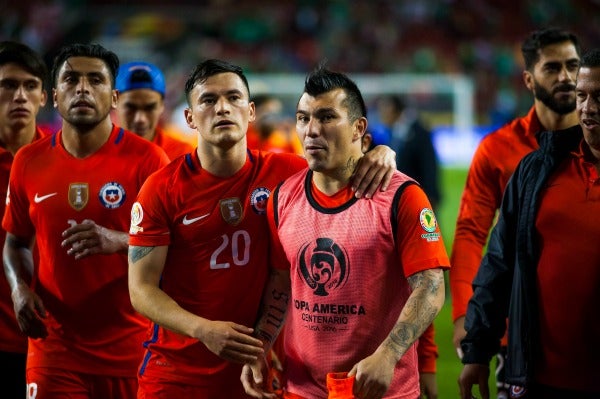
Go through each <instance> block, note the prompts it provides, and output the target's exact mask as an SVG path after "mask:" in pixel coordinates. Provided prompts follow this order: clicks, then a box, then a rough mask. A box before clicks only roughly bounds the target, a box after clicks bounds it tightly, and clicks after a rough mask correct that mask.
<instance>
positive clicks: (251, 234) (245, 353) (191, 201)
mask: <svg viewBox="0 0 600 399" xmlns="http://www.w3.org/2000/svg"><path fill="white" fill-rule="evenodd" d="M185 90H186V96H187V100H188V104H189V108H188V109H186V111H185V115H186V119H187V122H188V124H189V126H190V128H192V129H196V130H197V131H198V149H197V152H194V153H192V154H188V155H186V156H185V157H180V158H178V159H177V160H175V161H173V162H172V163H171V164H170V165H168V166H167V167H166V168H165V169H163V170H161V171H159V172H157V173H155V174H153V175H152V176H151V177H150V178H149V179H148V181H147V182H146V183H145V184H144V186H143V187H142V190H141V191H140V193H139V196H138V202H136V204H134V206H133V209H132V215H131V229H130V248H129V264H130V265H129V289H130V295H131V301H132V303H133V306H134V307H135V308H136V309H137V310H138V311H139V312H140V313H142V314H144V315H145V316H147V317H148V318H149V319H151V320H152V321H153V322H154V324H153V325H152V327H151V329H150V337H149V339H148V340H147V341H146V342H145V344H144V347H145V348H146V353H145V356H144V360H143V362H142V364H141V366H140V370H139V383H140V390H139V394H138V397H139V398H153V399H156V398H160V399H164V398H174V397H194V398H217V397H218V398H232V399H235V398H246V397H247V395H246V394H245V392H244V389H243V387H242V385H241V383H240V379H239V376H240V372H241V367H242V365H241V364H242V363H244V362H248V361H251V360H254V359H256V358H257V357H258V356H262V355H264V353H265V351H264V350H263V348H262V342H261V341H260V340H258V339H256V338H254V337H252V336H251V333H252V331H253V330H252V328H250V327H248V326H252V325H254V323H255V321H256V316H257V312H258V307H259V302H260V297H261V295H262V291H263V287H264V285H265V283H266V280H267V271H268V258H269V240H268V236H267V231H268V227H267V221H266V216H265V210H266V201H267V199H268V197H269V196H270V194H271V190H272V189H273V188H274V187H275V186H276V184H277V183H278V182H280V181H282V180H283V179H285V178H286V177H288V176H290V175H292V174H293V173H295V172H296V171H298V170H300V169H302V168H304V167H305V166H306V161H305V160H304V159H303V158H301V157H299V156H297V155H294V154H286V153H281V154H275V153H266V152H260V151H257V150H248V148H247V144H246V132H247V129H248V123H249V122H250V121H252V120H253V119H254V112H255V110H254V104H253V103H252V102H251V101H250V100H249V98H250V94H249V88H248V82H247V80H246V77H245V75H244V73H243V71H242V69H241V68H239V67H237V66H235V65H231V64H229V63H227V62H223V61H219V60H208V61H205V62H203V63H201V64H199V65H198V66H197V67H196V68H195V70H194V71H193V73H192V74H191V75H190V78H189V79H188V81H187V83H186V89H185ZM379 151H380V150H379V149H377V150H374V151H372V152H371V153H369V155H371V156H372V158H373V159H371V160H365V162H363V163H361V166H362V167H361V166H358V167H357V168H356V177H359V176H360V177H361V178H362V176H367V178H366V181H365V180H364V179H363V180H362V181H363V183H369V182H371V181H372V179H373V176H374V180H373V182H372V184H371V185H368V184H367V185H368V186H369V188H368V190H369V191H366V192H365V195H366V196H369V197H370V196H371V194H373V192H374V191H375V190H376V189H377V187H378V186H379V184H380V182H381V181H384V184H383V186H382V189H385V187H387V182H388V179H389V178H390V177H391V174H392V172H393V170H394V168H395V166H394V163H393V162H394V159H393V157H392V156H391V155H392V153H393V152H392V151H390V150H389V149H385V148H384V151H383V152H379ZM378 154H379V155H378ZM381 154H383V156H382V155H381ZM383 158H384V159H385V162H383V163H382V162H381V161H382V159H383ZM382 164H383V165H384V166H383V167H382V166H380V165H382ZM360 180H361V179H358V180H354V182H357V185H356V187H361V188H359V191H361V194H362V192H363V191H364V189H363V188H362V187H363V186H361V184H359V183H360ZM359 191H356V192H355V194H357V193H359ZM359 195H360V194H359ZM377 195H379V193H378V194H377Z"/></svg>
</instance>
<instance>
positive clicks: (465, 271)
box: [450, 107, 543, 320]
mask: <svg viewBox="0 0 600 399" xmlns="http://www.w3.org/2000/svg"><path fill="white" fill-rule="evenodd" d="M542 129H543V128H542V126H541V124H540V121H539V119H538V117H537V115H536V113H535V108H534V107H532V108H531V110H530V111H529V113H528V114H527V115H526V116H525V117H522V118H517V119H515V120H513V121H512V122H511V123H509V124H506V125H504V126H502V127H501V128H500V129H498V130H496V131H495V132H492V133H490V134H489V135H487V136H485V137H484V138H483V140H482V141H481V143H480V144H479V146H478V147H477V150H476V151H475V154H474V156H473V160H472V161H471V166H470V167H469V174H468V175H467V181H466V184H465V189H464V191H463V194H462V198H461V202H460V208H459V211H458V218H457V221H456V230H455V232H454V242H453V244H452V254H451V258H450V263H451V264H452V269H450V293H451V295H452V320H456V319H457V318H458V317H461V316H464V315H465V314H466V313H467V304H468V302H469V300H470V299H471V297H472V296H473V287H472V285H471V284H472V282H473V279H474V278H475V274H477V270H478V269H479V264H480V263H481V258H482V256H483V248H484V246H485V244H486V242H487V238H488V234H489V231H490V229H491V227H492V225H493V223H494V218H495V216H496V211H497V209H498V208H499V207H500V203H501V202H502V195H503V194H504V189H505V188H506V185H507V184H508V180H509V179H510V177H511V176H512V174H513V172H514V171H515V168H516V167H517V164H518V163H519V161H520V160H521V159H522V158H523V157H524V156H525V155H526V154H528V153H530V152H531V151H533V150H535V149H537V148H538V143H537V140H536V137H535V136H536V134H537V133H538V132H539V131H540V130H542Z"/></svg>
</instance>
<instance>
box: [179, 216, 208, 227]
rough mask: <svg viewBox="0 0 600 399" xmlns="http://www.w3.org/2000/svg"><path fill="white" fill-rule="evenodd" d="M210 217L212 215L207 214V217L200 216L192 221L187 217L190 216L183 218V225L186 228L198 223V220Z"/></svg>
mask: <svg viewBox="0 0 600 399" xmlns="http://www.w3.org/2000/svg"><path fill="white" fill-rule="evenodd" d="M209 215H210V213H207V214H206V215H202V216H198V217H197V218H191V219H188V217H187V216H188V215H185V216H184V217H183V224H184V225H185V226H187V225H190V224H192V223H196V222H197V221H198V220H202V219H204V218H205V217H208V216H209Z"/></svg>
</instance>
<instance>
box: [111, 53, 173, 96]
mask: <svg viewBox="0 0 600 399" xmlns="http://www.w3.org/2000/svg"><path fill="white" fill-rule="evenodd" d="M115 89H117V90H119V91H120V92H121V93H122V92H125V91H128V90H135V89H150V90H154V91H156V92H158V93H160V94H161V95H162V96H163V97H164V96H165V77H164V75H163V73H162V72H161V71H160V69H158V67H157V66H156V65H154V64H150V63H149V62H142V61H134V62H128V63H127V64H123V65H121V66H120V67H119V71H118V72H117V82H116V84H115Z"/></svg>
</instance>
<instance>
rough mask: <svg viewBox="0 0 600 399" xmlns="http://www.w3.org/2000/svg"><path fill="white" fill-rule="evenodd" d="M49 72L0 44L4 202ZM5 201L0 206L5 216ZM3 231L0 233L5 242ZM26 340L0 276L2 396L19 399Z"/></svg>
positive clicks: (33, 129)
mask: <svg viewBox="0 0 600 399" xmlns="http://www.w3.org/2000/svg"><path fill="white" fill-rule="evenodd" d="M47 78H48V70H47V68H46V64H45V63H44V60H43V59H42V58H41V57H40V56H39V55H38V54H37V53H36V52H35V51H33V50H32V49H31V48H29V47H27V46H26V45H24V44H22V43H17V42H13V41H4V42H0V196H1V197H2V198H6V191H7V188H8V178H9V174H10V169H11V167H12V163H13V159H14V156H15V153H16V152H17V150H19V149H20V148H21V147H23V146H24V145H26V144H29V143H31V142H33V141H35V140H38V139H40V138H41V137H42V136H43V135H44V133H43V132H42V131H41V130H40V129H39V128H38V127H37V125H36V120H35V118H36V116H37V114H38V111H39V110H40V108H42V107H43V106H44V105H45V104H46V100H47V93H46V90H45V89H44V82H45V81H46V79H47ZM4 210H5V201H1V202H0V214H1V215H4ZM5 237H6V232H5V231H4V230H1V231H0V240H2V242H4V239H5ZM26 353H27V336H25V335H24V334H23V333H22V332H21V330H20V329H19V325H18V324H17V321H16V319H15V311H14V308H13V303H12V300H11V293H10V288H9V286H8V283H7V281H6V279H5V278H4V277H2V278H0V363H2V364H7V365H10V367H7V368H5V370H4V372H3V373H2V376H1V377H0V381H1V385H2V388H1V390H2V393H3V396H4V395H5V396H6V397H9V398H18V397H23V392H24V390H25V356H26Z"/></svg>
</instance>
